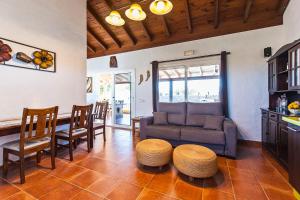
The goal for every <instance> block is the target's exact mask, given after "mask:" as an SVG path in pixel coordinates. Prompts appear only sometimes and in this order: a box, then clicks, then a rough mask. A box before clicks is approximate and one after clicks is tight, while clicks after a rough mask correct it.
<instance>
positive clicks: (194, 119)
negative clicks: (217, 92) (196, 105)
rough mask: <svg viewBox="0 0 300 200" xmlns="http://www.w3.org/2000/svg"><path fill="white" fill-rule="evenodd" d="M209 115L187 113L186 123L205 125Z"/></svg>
mask: <svg viewBox="0 0 300 200" xmlns="http://www.w3.org/2000/svg"><path fill="white" fill-rule="evenodd" d="M206 116H207V115H195V114H192V115H187V116H186V125H187V126H200V127H203V126H204V122H205V119H206Z"/></svg>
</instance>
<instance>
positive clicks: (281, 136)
mask: <svg viewBox="0 0 300 200" xmlns="http://www.w3.org/2000/svg"><path fill="white" fill-rule="evenodd" d="M277 141H278V142H277V143H278V158H279V160H280V161H281V163H282V164H283V165H284V166H285V167H286V168H287V167H288V128H287V125H286V124H281V123H280V124H279V127H278V136H277Z"/></svg>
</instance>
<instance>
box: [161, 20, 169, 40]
mask: <svg viewBox="0 0 300 200" xmlns="http://www.w3.org/2000/svg"><path fill="white" fill-rule="evenodd" d="M161 21H162V25H163V28H164V30H165V35H166V37H170V36H171V31H170V29H169V26H168V23H167V20H166V18H165V16H161Z"/></svg>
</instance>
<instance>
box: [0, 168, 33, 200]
mask: <svg viewBox="0 0 300 200" xmlns="http://www.w3.org/2000/svg"><path fill="white" fill-rule="evenodd" d="M35 173H37V172H35ZM0 179H2V180H4V181H5V182H7V183H8V184H10V185H12V186H14V187H16V188H18V189H19V190H20V191H21V192H23V193H25V194H27V195H29V196H30V197H31V198H33V199H37V198H35V197H34V196H32V195H31V194H30V193H28V192H26V191H25V190H23V189H22V188H20V187H18V186H17V185H15V184H13V183H10V182H9V181H8V180H5V179H3V178H2V177H0ZM20 191H18V192H17V193H14V194H12V195H10V196H9V197H7V198H5V199H9V198H11V197H13V196H14V195H17V194H18V193H19V192H20Z"/></svg>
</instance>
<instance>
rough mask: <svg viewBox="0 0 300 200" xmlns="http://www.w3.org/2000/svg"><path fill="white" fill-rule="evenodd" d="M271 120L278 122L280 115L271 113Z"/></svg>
mask: <svg viewBox="0 0 300 200" xmlns="http://www.w3.org/2000/svg"><path fill="white" fill-rule="evenodd" d="M269 119H272V120H274V121H276V122H277V121H278V115H277V114H276V113H271V112H270V113H269Z"/></svg>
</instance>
